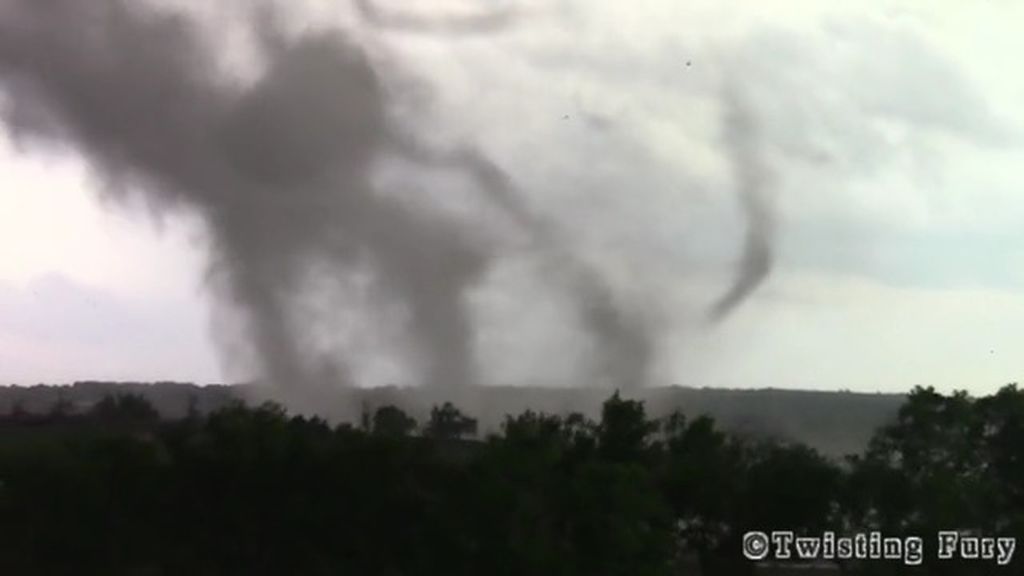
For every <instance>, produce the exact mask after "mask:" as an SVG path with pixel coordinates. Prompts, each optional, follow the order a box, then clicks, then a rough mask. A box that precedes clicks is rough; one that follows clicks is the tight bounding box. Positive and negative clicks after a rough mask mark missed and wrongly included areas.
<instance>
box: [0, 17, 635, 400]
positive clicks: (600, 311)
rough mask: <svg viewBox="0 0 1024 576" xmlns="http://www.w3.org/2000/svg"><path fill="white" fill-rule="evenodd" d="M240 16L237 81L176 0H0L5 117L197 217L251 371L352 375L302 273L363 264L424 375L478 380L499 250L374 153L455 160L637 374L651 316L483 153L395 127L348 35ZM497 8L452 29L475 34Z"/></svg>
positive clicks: (383, 94) (317, 378) (326, 278)
mask: <svg viewBox="0 0 1024 576" xmlns="http://www.w3.org/2000/svg"><path fill="white" fill-rule="evenodd" d="M364 12H367V8H366V6H365V5H364ZM255 14H256V17H255V19H254V20H253V25H255V26H257V27H258V34H257V36H258V38H259V39H260V41H261V43H260V48H261V50H262V51H263V53H264V54H263V56H264V57H265V59H266V61H265V62H264V64H265V69H266V72H265V73H264V74H263V75H262V76H261V77H259V78H258V79H257V80H256V82H255V83H254V84H253V85H251V86H241V85H239V84H238V83H237V82H232V81H230V80H229V79H228V78H225V77H224V76H223V74H222V73H221V71H220V70H219V68H218V63H217V62H216V59H215V58H214V56H213V55H214V54H215V53H216V47H215V45H214V44H213V43H212V41H211V39H210V38H207V37H205V36H203V35H202V34H201V33H200V32H199V28H198V27H197V26H196V24H195V22H193V21H192V20H189V19H188V18H187V17H185V16H183V15H178V14H173V13H169V12H162V11H156V10H152V9H147V8H145V7H144V6H143V5H142V4H137V3H131V2H128V1H127V0H96V1H93V2H88V3H83V2H80V1H78V0H46V1H38V0H0V15H2V17H0V87H2V88H3V91H4V93H5V94H6V96H7V97H8V100H7V104H8V106H7V107H6V108H5V109H4V111H3V113H4V119H5V121H6V123H7V124H8V126H9V127H10V128H11V129H12V131H13V132H14V133H15V135H16V136H19V137H21V138H23V139H26V140H30V141H32V142H35V143H37V144H42V145H56V146H68V147H73V148H75V149H77V150H78V151H79V152H80V153H81V154H83V155H84V156H85V157H86V158H88V159H89V161H90V162H91V164H92V165H93V166H94V167H95V168H96V169H97V170H98V171H99V172H100V173H101V174H102V175H103V176H104V177H105V178H106V179H107V180H108V181H109V183H110V186H109V187H108V188H107V189H106V193H107V194H109V195H111V196H112V197H114V198H115V199H118V200H126V199H127V197H128V196H129V195H133V194H139V195H142V197H143V198H144V199H145V201H146V202H147V203H148V204H150V206H151V207H153V208H154V209H156V210H186V211H190V212H194V213H197V214H199V215H200V216H201V217H202V219H203V221H204V222H205V224H206V225H207V228H208V234H209V236H210V251H211V254H210V258H211V264H212V269H211V273H210V280H211V283H212V285H213V288H214V291H215V293H216V294H219V295H220V296H221V297H222V298H225V299H226V300H228V301H230V302H231V303H233V304H234V305H236V306H238V307H239V309H240V311H241V312H242V320H243V322H244V325H245V326H244V333H245V334H246V336H247V340H248V342H247V343H248V345H249V347H251V348H252V351H251V352H252V354H251V356H252V357H253V358H254V359H256V361H257V366H256V367H255V368H256V370H257V371H258V372H259V373H261V374H262V375H263V376H264V377H265V378H266V379H267V380H269V381H270V382H273V383H275V384H277V385H278V386H281V387H286V388H284V389H286V390H288V391H289V394H290V395H291V397H292V398H293V399H295V398H296V397H298V396H304V395H307V394H308V393H310V392H311V391H315V390H317V389H318V388H319V387H321V386H336V385H342V386H345V385H350V384H353V383H355V382H354V381H353V380H354V378H355V377H354V375H352V374H351V373H350V371H349V363H348V362H347V359H346V357H345V354H344V351H342V350H337V349H325V347H324V343H323V342H317V341H315V336H313V335H314V334H315V333H316V332H317V330H314V327H317V326H319V327H322V325H323V324H325V323H327V322H329V321H328V320H327V319H325V318H323V317H320V316H318V315H316V314H315V313H313V314H311V313H310V312H309V310H310V308H311V307H310V304H311V300H318V299H319V301H317V302H314V303H316V304H317V305H318V306H319V307H320V309H323V308H324V307H330V306H331V305H336V306H339V307H344V306H346V305H347V304H346V303H345V302H343V301H342V302H339V301H337V300H336V298H337V297H338V295H336V294H335V295H331V294H329V295H328V296H326V297H325V296H323V295H322V294H317V292H316V288H317V287H320V286H324V285H331V284H332V283H337V282H341V281H343V280H344V278H346V277H347V275H350V274H354V273H357V272H360V271H363V270H366V269H369V270H371V272H372V275H373V281H374V286H375V288H376V291H377V292H378V293H379V294H381V295H382V296H383V297H384V298H383V299H385V300H387V301H388V302H389V303H390V304H391V305H393V306H397V307H399V308H401V309H402V311H403V312H404V313H405V318H406V319H407V324H408V325H407V332H408V336H409V340H410V341H411V342H412V343H413V350H411V351H407V352H409V353H410V354H411V355H412V356H414V357H416V358H417V359H418V360H419V370H418V372H419V374H420V378H419V379H420V380H421V381H422V382H423V383H424V384H426V385H429V386H432V387H435V388H454V389H461V388H465V387H467V386H469V385H470V384H472V383H474V382H476V381H477V380H478V367H477V366H476V365H475V357H474V351H473V337H474V327H473V325H472V318H471V317H470V315H469V314H468V312H467V306H466V295H467V291H468V290H469V289H470V288H472V287H473V286H474V285H476V284H477V283H479V282H480V280H481V278H482V277H483V275H484V274H485V272H486V270H487V268H488V266H489V265H490V263H492V262H493V261H494V260H495V259H496V258H498V257H499V256H500V254H497V253H495V245H494V244H493V243H488V242H485V241H483V240H482V239H481V238H480V237H479V236H478V234H477V233H476V230H478V229H479V227H476V228H473V227H466V226H462V225H460V224H459V223H458V222H455V221H453V220H452V219H450V218H446V217H442V216H441V215H440V213H436V212H432V211H429V210H424V209H422V208H420V207H419V205H417V204H415V203H408V202H402V201H401V200H399V199H396V198H394V197H391V196H387V195H382V194H379V193H378V190H376V189H375V186H374V180H373V174H374V168H375V166H376V165H377V162H378V160H380V158H381V156H384V155H388V154H400V155H404V156H406V157H408V158H411V159H413V160H414V161H417V162H422V163H423V164H426V165H441V166H445V167H448V168H451V169H454V170H458V171H461V172H465V173H467V174H469V175H470V176H471V177H472V178H473V179H474V181H475V182H476V184H477V185H478V186H479V188H480V189H481V192H482V194H483V195H484V196H485V197H486V198H488V199H490V200H491V201H492V202H493V203H494V204H495V205H496V206H497V207H498V208H499V211H500V212H502V213H503V215H504V217H505V218H506V219H508V220H512V221H513V222H515V223H517V225H518V226H520V227H521V228H523V229H524V230H525V232H526V234H527V235H528V236H530V237H531V238H532V239H533V240H532V246H533V249H534V250H535V251H536V252H537V253H538V254H539V255H540V257H542V258H545V259H548V260H549V261H551V262H552V263H553V265H552V268H551V269H552V270H554V271H555V272H554V274H553V275H552V278H553V279H560V280H557V282H560V283H562V284H563V285H565V286H566V287H567V289H568V290H570V291H572V292H573V293H575V294H577V295H578V296H579V298H580V300H581V305H580V306H581V311H582V312H581V314H582V317H583V323H584V324H585V327H586V328H587V329H588V332H589V333H590V334H591V335H592V337H593V338H594V339H595V341H596V342H597V343H598V347H599V349H600V350H599V356H601V357H602V358H603V359H604V360H603V361H604V362H606V363H607V366H608V367H609V369H612V368H614V372H613V375H614V377H615V379H617V380H618V382H616V383H617V384H620V385H630V384H640V383H644V382H645V380H646V371H647V365H648V364H649V361H650V357H651V344H650V338H649V337H648V336H647V334H646V327H645V326H644V325H643V323H641V322H639V321H637V320H634V319H632V318H631V317H630V316H629V315H628V314H627V313H626V312H624V311H623V310H622V309H621V308H620V307H619V305H618V302H617V301H616V299H615V298H614V296H613V294H612V292H611V290H610V288H609V287H608V286H607V285H606V284H605V283H604V280H603V278H602V277H601V276H600V275H599V274H597V273H596V272H593V271H592V270H590V269H589V268H588V267H586V266H585V265H584V264H583V263H582V262H581V261H580V260H578V259H577V258H575V257H574V256H573V255H572V254H571V253H570V252H569V251H568V250H567V249H565V248H564V247H562V246H561V245H560V243H559V242H558V239H557V236H556V235H555V234H554V233H553V232H552V230H551V228H550V225H548V224H546V223H544V222H543V221H542V220H541V219H539V218H538V217H537V216H535V215H533V214H532V213H531V212H530V210H529V207H528V206H527V205H526V204H525V203H524V202H523V201H522V199H521V198H520V197H519V196H518V195H517V194H516V192H515V190H514V189H513V188H512V186H511V183H510V182H509V180H508V178H507V177H506V176H505V175H504V174H503V173H502V172H501V171H500V170H499V169H498V168H497V167H496V166H494V165H493V164H491V163H490V162H488V161H486V159H485V158H483V157H482V156H481V155H479V154H478V153H476V152H475V151H473V150H472V149H467V150H463V151H456V152H451V151H449V152H444V153H440V152H431V151H428V150H425V149H423V148H422V147H420V146H418V145H417V144H415V143H414V142H412V141H410V140H409V139H407V138H406V137H403V136H399V135H400V134H406V133H409V132H413V131H414V130H413V127H410V126H396V125H395V124H394V123H395V119H394V117H393V116H392V115H390V113H389V112H390V111H389V109H388V108H387V104H388V102H389V100H390V99H391V98H392V97H394V94H390V93H388V92H387V91H386V90H385V88H384V84H383V82H382V79H381V77H380V75H379V73H378V70H377V69H376V68H375V67H374V66H373V65H371V63H370V62H369V60H368V59H367V57H366V55H365V53H364V52H363V51H362V50H361V49H360V48H359V47H358V46H355V45H353V44H352V43H351V42H350V40H349V39H348V38H347V37H346V36H345V35H344V34H342V33H340V32H339V33H316V34H312V33H310V34H305V35H300V36H298V37H290V36H288V35H286V34H284V33H281V32H280V31H279V30H277V28H276V27H275V19H274V16H273V11H270V10H268V11H256V12H255ZM366 15H367V16H370V17H372V18H371V19H372V20H375V21H377V20H379V21H380V22H383V23H386V24H390V23H392V22H391V19H392V17H390V16H387V17H386V16H384V15H381V14H375V13H367V14H366ZM504 18H505V17H504V16H501V17H500V18H499V19H498V21H497V22H496V21H495V20H494V19H487V18H484V19H480V20H474V19H472V18H470V19H466V20H462V21H461V24H459V25H458V26H455V27H454V28H455V29H457V30H458V31H474V30H479V31H482V30H485V29H487V28H488V27H489V26H492V25H494V24H496V23H498V22H503V21H504ZM399 24H400V26H399V27H400V28H407V27H410V26H416V25H418V24H417V23H416V22H415V21H414V20H403V21H401V22H400V23H399ZM426 28H428V29H429V28H430V27H426ZM442 28H443V29H444V30H448V29H450V28H451V26H449V25H448V24H445V25H444V26H442ZM557 282H556V283H557ZM324 298H326V301H324ZM367 328H368V329H369V327H367ZM306 401H315V400H312V399H311V398H310V397H308V396H307V397H306Z"/></svg>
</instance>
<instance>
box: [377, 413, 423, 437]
mask: <svg viewBox="0 0 1024 576" xmlns="http://www.w3.org/2000/svg"><path fill="white" fill-rule="evenodd" d="M415 430H416V420H415V419H413V418H412V417H411V416H408V415H407V414H406V413H405V412H403V411H402V410H400V409H399V408H397V407H395V406H382V407H380V408H378V409H377V411H376V412H375V413H374V414H373V433H374V434H375V435H377V436H383V437H385V438H404V437H406V436H409V435H410V434H412V433H413V431H415Z"/></svg>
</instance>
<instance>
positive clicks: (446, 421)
mask: <svg viewBox="0 0 1024 576" xmlns="http://www.w3.org/2000/svg"><path fill="white" fill-rule="evenodd" d="M476 427H477V422H476V419H474V418H470V417H468V416H465V415H464V414H462V412H460V411H459V409H458V408H456V407H455V406H454V405H452V403H451V402H445V403H444V405H442V406H441V407H440V408H439V407H437V406H434V407H433V408H431V410H430V421H429V422H427V426H426V428H424V430H423V435H424V436H426V437H428V438H434V439H438V440H453V439H456V438H462V437H465V436H471V435H473V434H476Z"/></svg>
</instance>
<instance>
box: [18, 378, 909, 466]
mask: <svg viewBox="0 0 1024 576" xmlns="http://www.w3.org/2000/svg"><path fill="white" fill-rule="evenodd" d="M612 392H613V390H609V389H600V388H542V387H525V386H522V387H519V386H517V387H497V386H486V387H476V388H474V389H473V390H471V391H470V393H469V394H463V395H461V396H458V397H452V396H450V395H449V394H450V391H448V392H445V391H438V390H433V389H428V388H395V387H382V388H371V389H347V390H337V391H334V392H333V393H332V394H327V395H325V396H324V397H323V398H319V399H318V402H316V403H315V405H314V406H313V407H312V408H313V410H314V411H315V413H316V414H318V415H320V416H321V417H323V418H325V419H327V420H329V421H330V422H332V423H337V422H339V421H349V422H353V423H358V422H359V415H360V407H362V406H371V407H372V406H386V405H393V406H396V407H398V408H401V409H402V411H404V412H405V413H407V414H408V415H409V416H411V417H413V418H415V419H417V420H420V421H426V420H427V419H428V418H430V411H431V409H432V408H433V407H434V406H436V405H441V404H443V403H444V402H446V401H452V402H454V403H455V404H456V405H457V406H459V408H460V409H462V410H464V411H467V412H469V413H471V414H472V415H473V417H474V418H476V419H477V420H478V432H479V433H481V434H486V433H488V432H500V431H501V429H502V424H503V422H504V420H505V416H506V415H507V414H520V413H523V412H526V411H528V410H532V411H534V412H545V413H548V414H560V415H567V414H570V413H573V412H578V413H580V414H583V415H584V416H587V417H588V418H591V419H596V418H598V417H599V416H600V413H601V405H602V403H603V402H604V401H605V400H606V399H607V398H608V396H610V395H611V394H612ZM118 394H134V395H139V396H143V397H144V398H146V400H148V401H149V402H150V403H151V404H152V405H153V407H154V408H156V409H157V411H159V412H160V414H161V415H162V416H163V417H165V418H172V419H176V418H182V417H184V416H185V414H186V413H187V412H188V410H189V409H190V407H192V409H195V410H198V411H199V412H201V413H202V414H208V413H210V412H213V411H215V410H217V409H220V408H223V407H226V406H228V405H230V404H231V403H232V402H235V401H237V400H240V399H241V400H245V401H247V402H248V403H251V404H255V405H258V404H261V403H262V402H263V401H264V400H276V399H277V396H276V395H275V391H274V390H273V389H263V388H261V387H260V386H258V385H255V384H246V385H232V386H224V385H211V386H195V385H192V384H185V383H174V382H158V383H153V384H146V383H140V382H119V383H115V382H96V381H83V382H76V383H74V384H72V385H69V386H48V385H37V386H6V387H5V386H0V414H6V413H10V412H11V411H12V410H14V409H20V410H22V411H25V412H30V413H37V414H38V413H44V412H47V411H49V410H50V409H51V407H52V406H53V405H54V404H55V403H58V402H63V403H65V404H67V405H68V407H69V408H73V409H74V410H77V411H87V410H89V409H90V408H91V407H92V406H94V405H95V404H96V403H97V402H100V401H101V400H102V399H103V398H104V397H106V396H115V395H118ZM624 397H628V398H630V399H633V400H643V401H645V406H646V408H647V413H648V415H649V416H651V417H653V418H662V417H666V416H668V415H670V414H671V413H672V412H675V411H681V412H683V413H685V414H686V415H687V416H688V417H697V416H700V415H702V414H707V415H710V416H712V417H714V419H715V421H716V422H717V423H718V425H719V426H720V427H721V428H722V429H723V430H725V431H728V432H730V433H734V434H737V435H742V436H747V437H751V438H764V437H772V438H776V439H779V440H783V441H791V442H799V443H802V444H806V445H808V446H810V447H812V448H815V449H817V450H819V451H820V452H822V453H823V454H826V455H828V456H831V457H837V458H838V457H843V456H845V455H847V454H859V453H861V452H863V451H864V450H865V449H866V448H867V445H868V442H869V441H870V439H871V436H872V434H873V433H874V431H875V430H876V429H878V428H879V427H881V426H883V425H886V424H888V423H890V422H891V421H892V420H893V419H894V418H895V417H896V412H897V411H898V410H899V407H900V405H901V404H902V403H903V401H904V400H905V395H903V394H877V393H876V394H865V393H853V392H825V391H806V390H778V389H759V390H729V389H717V388H688V387H681V386H673V387H662V388H648V389H633V390H629V391H628V392H624ZM352 407H355V408H354V410H353V409H352ZM293 409H294V408H293Z"/></svg>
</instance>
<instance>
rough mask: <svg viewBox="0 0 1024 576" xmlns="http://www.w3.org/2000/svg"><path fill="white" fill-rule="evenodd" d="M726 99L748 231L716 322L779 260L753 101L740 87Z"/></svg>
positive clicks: (727, 135) (727, 134)
mask: <svg viewBox="0 0 1024 576" xmlns="http://www.w3.org/2000/svg"><path fill="white" fill-rule="evenodd" d="M722 100H723V105H724V114H723V116H724V118H723V125H724V130H723V139H724V141H725V144H726V147H727V149H728V150H729V152H730V154H729V157H730V161H731V163H732V168H733V170H732V171H733V175H734V180H735V182H734V185H735V186H736V192H737V195H738V198H739V202H740V206H741V208H742V209H743V215H744V218H745V219H746V226H747V229H746V234H745V236H744V239H743V253H742V255H741V257H740V261H739V264H738V267H737V270H736V275H735V279H734V280H733V284H732V286H731V287H730V288H729V289H728V291H726V293H725V294H724V295H722V297H721V298H720V299H719V300H718V301H717V302H715V304H714V306H713V307H712V308H711V310H710V312H709V317H710V319H711V321H712V322H720V321H721V320H723V319H724V318H726V317H727V316H728V315H729V314H730V313H732V312H733V311H734V310H735V309H736V307H737V306H739V305H740V304H742V303H743V301H744V300H746V299H747V297H748V296H750V295H751V294H752V293H753V292H754V291H755V290H757V288H758V287H759V286H760V285H761V283H762V282H764V280H765V279H766V278H768V276H769V274H771V271H772V266H773V263H774V259H775V254H774V245H775V226H776V224H775V216H774V212H773V206H772V198H771V195H770V192H771V186H772V174H771V172H770V171H769V170H768V168H767V166H766V165H765V161H764V157H763V156H764V151H763V149H762V144H761V137H760V135H759V133H758V130H757V125H756V122H755V119H754V116H753V113H752V111H751V109H750V104H749V103H748V102H747V101H746V100H745V99H744V96H743V94H742V93H740V91H739V89H738V88H737V87H735V86H731V87H729V88H727V89H726V92H725V95H724V97H723V99H722Z"/></svg>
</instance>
